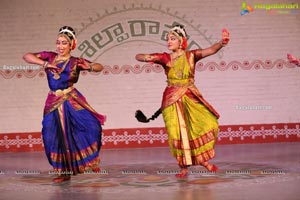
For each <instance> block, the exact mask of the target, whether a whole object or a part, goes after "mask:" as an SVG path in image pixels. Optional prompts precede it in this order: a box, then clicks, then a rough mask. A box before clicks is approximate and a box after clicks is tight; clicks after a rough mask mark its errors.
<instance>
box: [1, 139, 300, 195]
mask: <svg viewBox="0 0 300 200" xmlns="http://www.w3.org/2000/svg"><path fill="white" fill-rule="evenodd" d="M299 147H300V143H269V144H243V145H218V146H216V153H217V156H216V157H215V158H214V159H213V160H212V161H211V163H213V164H216V165H218V167H219V168H220V171H219V172H218V173H216V174H210V173H207V172H206V171H205V170H204V169H203V168H202V167H200V166H198V167H192V168H191V169H190V175H189V176H188V178H184V179H178V178H175V176H174V173H176V172H177V170H178V167H177V165H176V161H175V159H174V158H172V157H171V155H170V152H169V149H168V148H144V149H115V150H107V149H104V150H102V151H101V158H102V163H101V169H102V171H101V173H100V174H91V173H90V174H89V173H86V174H81V175H78V176H74V177H72V180H71V181H69V182H66V183H61V184H54V183H52V181H51V180H52V178H53V175H51V174H49V171H50V170H51V166H50V165H49V164H48V162H47V159H46V157H45V155H44V152H31V153H0V162H1V163H0V172H1V173H0V199H1V200H2V199H3V200H17V199H22V200H23V199H36V200H61V199H64V200H67V199H74V200H77V199H86V200H89V199H93V200H97V199H105V200H106V199H107V200H113V199H120V200H122V199H124V200H127V199H128V200H134V199H139V200H140V199H141V200H148V199H149V200H150V199H151V200H168V199H174V200H192V199H197V200H198V199H205V200H219V199H222V200H227V199H230V200H235V199H236V200H242V199H251V200H252V199H254V200H255V199H260V200H261V199H272V200H281V199H283V200H299V199H300V186H299V184H300V148H299Z"/></svg>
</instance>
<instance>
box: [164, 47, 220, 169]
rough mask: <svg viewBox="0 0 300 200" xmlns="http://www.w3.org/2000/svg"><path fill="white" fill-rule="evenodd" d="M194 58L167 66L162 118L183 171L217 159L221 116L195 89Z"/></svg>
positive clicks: (186, 57)
mask: <svg viewBox="0 0 300 200" xmlns="http://www.w3.org/2000/svg"><path fill="white" fill-rule="evenodd" d="M194 72H195V67H194V58H193V54H192V53H191V54H183V55H182V56H180V57H179V58H178V59H177V60H171V61H170V62H169V63H168V64H167V69H166V74H167V78H168V86H167V87H166V89H165V92H164V96H163V102H162V107H161V108H162V114H163V119H164V122H165V125H166V130H167V133H168V142H169V146H170V148H171V153H172V155H173V156H174V157H175V158H176V159H177V161H178V165H179V166H180V167H186V166H190V165H202V164H203V163H204V162H206V161H208V160H209V159H211V158H213V157H214V155H215V151H214V145H215V140H216V138H217V135H218V131H219V128H218V120H217V119H218V117H219V114H218V113H217V112H216V111H215V110H214V109H213V107H212V106H211V105H210V104H209V103H208V102H207V101H206V100H205V99H204V98H203V97H202V95H201V94H200V92H199V90H198V89H197V88H196V86H195V85H194Z"/></svg>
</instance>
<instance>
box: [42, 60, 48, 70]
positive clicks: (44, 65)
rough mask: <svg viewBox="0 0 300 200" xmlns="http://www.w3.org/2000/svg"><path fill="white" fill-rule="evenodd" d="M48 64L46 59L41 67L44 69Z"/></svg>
mask: <svg viewBox="0 0 300 200" xmlns="http://www.w3.org/2000/svg"><path fill="white" fill-rule="evenodd" d="M47 66H48V61H45V62H44V64H43V68H44V69H45V68H46V67H47Z"/></svg>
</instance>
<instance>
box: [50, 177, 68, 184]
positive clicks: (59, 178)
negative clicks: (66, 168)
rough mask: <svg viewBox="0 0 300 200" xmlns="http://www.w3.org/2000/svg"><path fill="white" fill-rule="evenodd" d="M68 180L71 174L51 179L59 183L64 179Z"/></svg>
mask: <svg viewBox="0 0 300 200" xmlns="http://www.w3.org/2000/svg"><path fill="white" fill-rule="evenodd" d="M69 180H71V176H59V177H56V178H54V179H53V180H52V181H53V182H54V183H61V182H64V181H69Z"/></svg>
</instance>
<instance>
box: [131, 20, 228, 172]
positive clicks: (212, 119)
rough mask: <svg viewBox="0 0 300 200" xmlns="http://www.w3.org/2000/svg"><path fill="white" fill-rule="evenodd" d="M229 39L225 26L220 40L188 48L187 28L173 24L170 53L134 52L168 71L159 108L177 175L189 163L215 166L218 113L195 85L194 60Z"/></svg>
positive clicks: (212, 51) (212, 167)
mask: <svg viewBox="0 0 300 200" xmlns="http://www.w3.org/2000/svg"><path fill="white" fill-rule="evenodd" d="M228 42H229V33H228V31H227V30H226V29H224V30H223V33H222V40H221V41H220V42H217V43H215V44H213V45H212V46H211V47H209V48H206V49H195V50H190V51H187V50H186V48H187V34H186V31H185V30H184V28H183V26H180V25H176V26H174V27H172V28H171V30H170V32H169V33H168V35H167V45H168V49H169V50H170V51H171V53H153V54H137V55H136V59H137V60H138V61H141V62H153V63H157V64H160V65H162V66H163V68H164V70H165V74H166V75H167V84H168V85H167V87H166V89H165V91H164V94H163V100H162V105H161V108H160V109H159V111H161V112H162V114H163V118H164V122H165V125H166V130H167V133H168V141H169V146H170V148H171V153H172V155H173V156H174V157H175V158H176V159H177V162H178V165H179V167H180V168H181V173H179V174H176V176H177V177H186V176H187V174H188V167H189V166H191V165H202V166H204V167H205V168H206V169H207V170H209V171H214V172H215V171H217V170H218V168H217V166H216V165H213V164H210V163H208V161H209V160H210V159H211V158H213V157H214V156H215V151H214V145H215V141H216V138H217V135H218V130H219V127H218V118H219V114H218V113H217V111H216V110H215V109H214V108H213V107H212V106H211V105H210V104H209V103H208V102H207V101H206V100H205V99H204V98H203V96H202V95H201V93H200V92H199V90H198V89H197V88H196V86H195V84H194V75H195V65H196V62H197V61H199V60H200V59H202V58H205V57H207V56H209V55H213V54H215V53H217V52H218V51H219V50H220V49H221V48H222V47H224V46H225V45H226V44H227V43H228ZM156 114H158V113H156ZM148 121H149V120H148Z"/></svg>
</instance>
